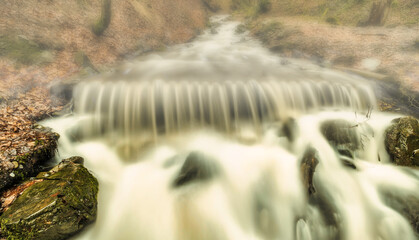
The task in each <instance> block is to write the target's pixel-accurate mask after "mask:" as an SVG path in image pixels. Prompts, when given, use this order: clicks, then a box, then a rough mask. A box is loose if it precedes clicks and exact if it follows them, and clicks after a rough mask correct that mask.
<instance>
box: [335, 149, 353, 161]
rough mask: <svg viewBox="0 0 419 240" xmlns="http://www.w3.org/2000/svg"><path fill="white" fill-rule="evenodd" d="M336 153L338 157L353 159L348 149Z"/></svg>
mask: <svg viewBox="0 0 419 240" xmlns="http://www.w3.org/2000/svg"><path fill="white" fill-rule="evenodd" d="M338 153H339V155H341V156H344V157H347V158H350V159H353V158H354V156H353V155H352V152H351V151H349V150H348V149H338Z"/></svg>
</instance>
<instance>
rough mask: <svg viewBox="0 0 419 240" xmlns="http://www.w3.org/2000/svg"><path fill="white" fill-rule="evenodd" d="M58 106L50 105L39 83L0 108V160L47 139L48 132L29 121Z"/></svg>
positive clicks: (49, 138)
mask: <svg viewBox="0 0 419 240" xmlns="http://www.w3.org/2000/svg"><path fill="white" fill-rule="evenodd" d="M58 110H60V108H59V107H52V106H51V101H50V99H49V92H48V91H47V90H46V89H44V88H41V87H35V88H33V89H32V90H30V91H29V92H27V93H26V94H22V95H21V96H20V98H19V99H17V100H16V101H13V102H11V103H10V104H9V105H8V106H5V107H3V108H0V162H1V161H10V160H12V159H14V158H15V157H17V156H20V155H24V154H26V153H28V152H29V151H31V150H34V149H35V148H36V147H37V145H40V144H42V143H45V142H48V141H50V140H51V135H50V134H49V133H48V132H43V131H39V129H34V127H33V124H34V121H36V120H39V119H41V118H44V117H45V116H48V115H50V114H51V113H52V112H54V111H58Z"/></svg>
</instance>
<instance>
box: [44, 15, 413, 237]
mask: <svg viewBox="0 0 419 240" xmlns="http://www.w3.org/2000/svg"><path fill="white" fill-rule="evenodd" d="M212 21H213V26H217V27H215V28H214V29H212V30H208V31H207V32H206V33H204V34H203V35H202V36H200V37H199V38H197V39H195V40H194V41H193V42H191V43H187V44H184V45H179V46H176V47H173V48H171V49H169V50H168V51H166V52H164V53H160V54H154V55H150V56H146V57H143V58H141V59H139V60H138V61H131V62H128V63H126V64H125V65H124V66H122V67H121V68H119V69H117V70H115V71H114V72H113V73H110V74H108V75H106V76H103V75H102V76H99V77H97V79H94V80H92V81H88V82H84V83H81V84H80V85H78V86H77V88H76V90H75V95H74V100H75V113H74V115H72V116H68V117H65V118H60V119H54V120H50V121H48V122H47V123H46V125H48V126H50V127H52V128H53V129H54V130H55V131H57V132H58V133H59V134H60V135H61V138H60V144H59V152H60V156H61V157H67V156H73V155H81V156H83V157H84V158H85V165H86V167H87V168H89V169H90V170H91V171H92V172H93V173H94V174H95V176H96V177H97V178H98V180H99V183H100V191H99V214H98V220H97V222H96V223H95V224H94V225H93V226H91V227H90V228H89V229H88V230H86V231H84V232H82V233H81V234H80V235H78V236H76V237H75V238H74V239H86V240H87V239H89V240H93V239H101V240H102V239H103V240H106V239H112V240H114V239H124V240H130V239H142V240H161V239H165V240H170V239H173V240H207V239H208V240H209V239H211V240H214V239H217V240H222V239H226V240H227V239H229V240H237V239H252V240H253V239H255V240H256V239H261V240H262V239H286V240H288V239H297V240H311V239H313V240H315V239H319V240H327V239H348V240H349V239H351V240H352V239H354V240H359V239H382V240H390V239H396V238H397V239H412V240H413V239H416V236H415V233H414V231H413V228H412V227H411V226H410V224H409V223H408V221H407V220H406V219H405V218H404V217H403V216H402V215H401V214H400V213H398V212H397V211H395V210H394V209H393V208H392V207H391V206H390V205H388V204H386V201H385V200H386V199H385V198H384V197H383V196H384V195H383V193H384V192H386V191H391V192H392V193H394V194H396V195H398V196H400V197H402V198H403V197H404V196H414V197H415V198H416V199H418V198H419V191H418V190H419V182H418V178H419V173H418V172H417V171H414V170H411V171H407V170H405V169H403V168H396V167H394V166H392V165H390V164H389V156H388V154H387V153H386V151H385V148H384V143H383V142H384V140H383V132H384V130H385V128H386V126H388V125H389V124H390V121H391V120H392V119H393V118H395V117H396V116H392V115H385V114H382V113H378V112H377V111H376V110H375V109H374V108H375V97H374V95H373V94H372V91H371V89H370V87H369V86H368V83H367V82H366V81H365V80H363V79H361V78H358V77H356V76H352V75H347V74H344V73H340V72H335V71H332V70H328V69H324V68H322V67H319V66H315V65H311V64H309V63H306V62H303V61H296V60H290V59H284V58H280V57H278V56H275V55H272V54H271V53H270V52H269V51H267V50H265V49H264V48H263V47H261V46H260V44H259V43H258V42H257V41H255V40H253V39H251V38H250V37H249V36H248V35H247V33H236V32H235V29H236V27H237V26H238V24H239V23H237V22H234V21H230V20H229V18H228V17H227V16H217V17H214V18H213V19H212ZM371 111H372V112H371ZM370 115H371V116H370ZM336 119H342V120H345V121H348V122H349V123H350V124H351V129H353V131H354V132H355V133H356V134H355V135H356V139H357V141H359V142H360V143H361V146H360V147H358V148H356V149H352V154H353V158H349V160H348V159H347V160H348V161H350V162H351V163H352V164H353V165H354V166H355V167H356V170H354V169H352V168H348V167H346V166H345V165H343V164H342V158H343V156H341V155H339V153H338V152H337V151H336V150H335V148H334V147H333V146H332V145H331V144H330V143H329V142H328V141H327V140H326V139H325V137H324V136H323V135H322V133H321V125H322V123H324V122H325V121H328V120H336ZM290 123H291V124H290ZM290 132H291V133H290ZM287 135H288V137H287ZM309 146H310V147H311V148H314V149H316V150H317V158H318V159H319V164H318V166H317V168H316V169H315V173H314V178H313V181H314V187H315V189H316V193H315V194H313V195H311V196H310V195H309V194H308V192H307V189H306V187H305V186H304V185H303V181H302V178H303V176H302V175H301V167H300V166H301V159H302V158H303V154H304V152H305V150H306V149H307V148H308V147H309ZM191 152H194V153H196V152H199V156H202V158H204V159H205V161H204V163H205V164H203V165H202V166H200V167H202V169H204V170H208V171H210V170H211V169H213V170H214V169H215V170H214V172H213V174H211V175H209V176H208V177H207V178H208V179H205V180H202V179H201V180H200V179H199V177H198V178H197V179H192V180H190V182H187V184H184V185H179V186H178V185H176V184H175V182H176V180H177V179H178V178H179V175H180V171H181V168H182V165H183V164H184V163H185V160H186V159H187V158H188V156H191V155H189V154H190V153H191ZM201 163H202V162H201ZM206 164H209V165H210V166H212V167H208V166H205V165H206ZM201 176H202V175H201ZM195 177H196V176H195Z"/></svg>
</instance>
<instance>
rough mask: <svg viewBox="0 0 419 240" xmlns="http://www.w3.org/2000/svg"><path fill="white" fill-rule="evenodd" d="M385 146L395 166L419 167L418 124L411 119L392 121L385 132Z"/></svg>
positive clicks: (415, 120)
mask: <svg viewBox="0 0 419 240" xmlns="http://www.w3.org/2000/svg"><path fill="white" fill-rule="evenodd" d="M385 146H386V150H387V152H388V153H389V155H390V157H391V160H392V161H393V162H394V163H395V164H397V165H403V166H419V122H418V120H417V119H416V118H413V117H402V118H397V119H394V120H393V121H392V125H391V126H390V127H389V128H387V130H386V131H385Z"/></svg>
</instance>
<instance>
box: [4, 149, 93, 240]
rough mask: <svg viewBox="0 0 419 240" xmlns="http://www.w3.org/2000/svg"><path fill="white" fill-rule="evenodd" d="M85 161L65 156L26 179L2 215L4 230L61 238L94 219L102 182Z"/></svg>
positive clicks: (21, 235)
mask: <svg viewBox="0 0 419 240" xmlns="http://www.w3.org/2000/svg"><path fill="white" fill-rule="evenodd" d="M81 161H82V158H79V157H77V158H71V159H66V160H63V161H62V162H61V163H60V164H59V165H57V166H56V167H54V168H53V169H51V170H50V171H48V172H44V173H40V174H39V175H38V176H37V178H36V179H35V180H33V181H30V182H26V183H25V184H26V187H25V188H23V190H22V192H18V193H17V194H18V197H17V198H16V200H15V201H14V202H13V203H11V204H10V205H9V206H6V207H5V211H4V213H3V214H2V215H1V217H0V222H1V232H2V234H3V235H4V236H5V237H6V238H7V239H43V240H60V239H66V238H68V237H69V236H71V235H73V234H75V233H77V232H78V231H80V230H81V229H83V228H84V227H85V226H87V225H88V224H89V223H91V222H93V221H94V220H95V219H96V213H97V193H98V182H97V180H96V179H95V178H94V177H93V176H92V174H90V172H89V171H88V170H87V169H86V168H85V167H83V166H82V165H81V164H79V163H80V162H81ZM28 183H31V184H28Z"/></svg>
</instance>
